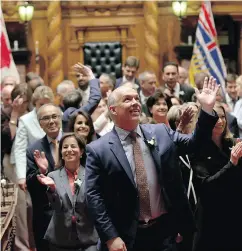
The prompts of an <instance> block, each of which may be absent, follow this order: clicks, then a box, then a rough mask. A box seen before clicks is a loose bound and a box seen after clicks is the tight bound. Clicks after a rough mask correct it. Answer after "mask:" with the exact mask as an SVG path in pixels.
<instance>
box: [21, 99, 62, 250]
mask: <svg viewBox="0 0 242 251" xmlns="http://www.w3.org/2000/svg"><path fill="white" fill-rule="evenodd" d="M37 118H38V121H39V124H40V126H41V128H42V129H43V131H44V132H45V133H46V135H45V136H44V137H43V138H42V139H40V140H38V141H36V142H35V143H34V144H33V145H31V146H30V147H29V148H28V149H27V175H26V177H27V178H26V180H27V188H28V191H29V193H30V196H31V199H32V203H33V230H34V237H35V244H36V248H37V250H38V251H42V250H43V251H48V250H49V248H48V243H47V241H45V240H44V239H43V237H44V234H45V232H46V229H47V227H48V225H49V222H50V219H51V216H52V209H51V207H50V205H49V201H48V198H47V195H46V187H45V186H44V185H42V184H40V182H39V181H38V180H37V175H38V174H40V173H42V174H45V175H46V174H48V173H49V172H51V171H53V170H54V169H55V168H57V167H58V162H59V141H60V139H61V137H62V131H61V119H62V113H61V110H60V108H59V107H57V106H55V105H53V104H45V105H43V106H41V107H40V108H39V110H38V112H37ZM38 157H40V158H41V162H42V163H43V165H39V166H38V165H37V164H36V162H35V158H38ZM46 162H48V169H46V168H45V163H46Z"/></svg>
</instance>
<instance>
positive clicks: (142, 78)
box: [138, 71, 155, 82]
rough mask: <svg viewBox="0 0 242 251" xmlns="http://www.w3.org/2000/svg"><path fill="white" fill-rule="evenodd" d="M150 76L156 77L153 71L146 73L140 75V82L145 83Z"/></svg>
mask: <svg viewBox="0 0 242 251" xmlns="http://www.w3.org/2000/svg"><path fill="white" fill-rule="evenodd" d="M148 75H155V73H154V72H152V71H144V72H142V73H140V74H139V77H138V79H139V81H140V82H143V81H145V80H147V76H148Z"/></svg>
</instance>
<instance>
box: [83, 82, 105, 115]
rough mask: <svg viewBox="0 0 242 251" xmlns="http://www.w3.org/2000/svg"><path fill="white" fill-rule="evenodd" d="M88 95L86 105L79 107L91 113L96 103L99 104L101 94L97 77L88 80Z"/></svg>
mask: <svg viewBox="0 0 242 251" xmlns="http://www.w3.org/2000/svg"><path fill="white" fill-rule="evenodd" d="M89 84H90V97H89V99H88V102H87V104H86V105H84V106H83V107H81V108H80V109H81V110H83V111H85V112H86V113H88V114H90V115H91V114H92V113H93V111H94V110H95V109H96V107H97V105H98V104H99V102H100V100H101V98H102V95H101V90H100V84H99V81H98V79H96V78H95V79H92V80H91V81H90V82H89Z"/></svg>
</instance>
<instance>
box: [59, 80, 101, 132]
mask: <svg viewBox="0 0 242 251" xmlns="http://www.w3.org/2000/svg"><path fill="white" fill-rule="evenodd" d="M89 85H90V96H89V99H88V102H87V104H86V105H84V106H82V107H80V108H79V109H77V108H75V107H69V108H68V109H67V110H65V112H64V114H63V118H62V128H63V131H64V132H68V129H69V128H68V126H69V124H68V123H69V120H70V117H71V115H72V114H73V113H74V112H76V111H77V110H82V111H84V112H86V113H88V114H89V115H91V114H92V113H93V111H94V110H95V109H96V107H97V106H98V104H99V102H100V100H101V98H102V95H101V90H100V84H99V80H98V79H96V78H95V79H92V80H91V81H90V82H89Z"/></svg>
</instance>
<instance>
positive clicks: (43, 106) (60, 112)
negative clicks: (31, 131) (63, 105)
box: [37, 103, 63, 121]
mask: <svg viewBox="0 0 242 251" xmlns="http://www.w3.org/2000/svg"><path fill="white" fill-rule="evenodd" d="M48 106H52V107H55V108H56V109H57V110H58V112H59V114H60V116H61V119H62V115H63V114H62V111H61V109H60V107H59V106H57V105H54V104H52V103H48V104H44V105H42V106H41V107H40V108H39V109H38V111H37V119H38V121H39V120H40V114H41V112H42V111H43V109H44V108H45V107H48Z"/></svg>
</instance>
